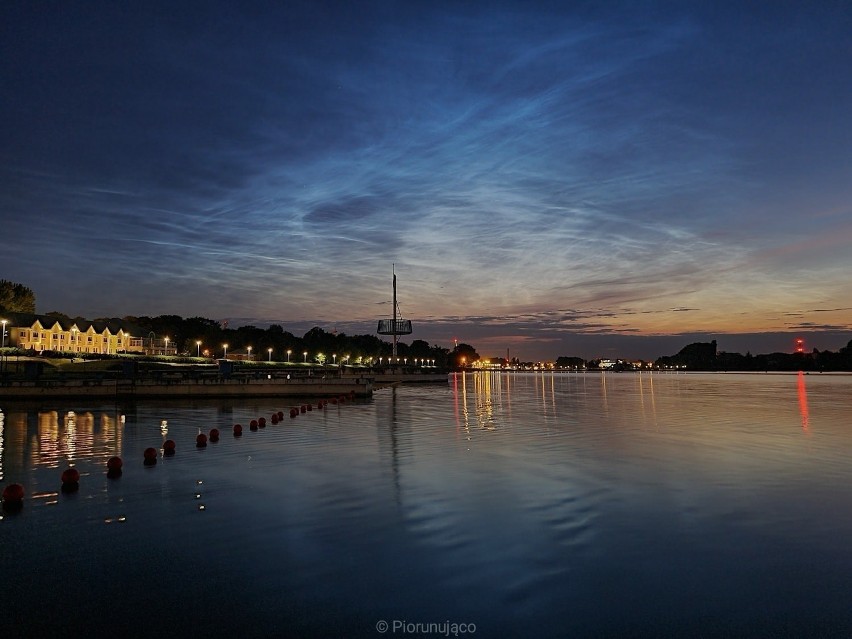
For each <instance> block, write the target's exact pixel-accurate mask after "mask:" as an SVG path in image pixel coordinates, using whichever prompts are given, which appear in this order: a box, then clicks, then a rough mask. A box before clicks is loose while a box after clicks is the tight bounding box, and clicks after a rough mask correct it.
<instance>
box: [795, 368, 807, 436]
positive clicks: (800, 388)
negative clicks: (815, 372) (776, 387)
mask: <svg viewBox="0 0 852 639" xmlns="http://www.w3.org/2000/svg"><path fill="white" fill-rule="evenodd" d="M796 391H797V394H798V396H799V413H800V414H801V416H802V428H803V429H804V430H808V391H807V389H806V388H805V374H804V373H803V372H802V371H799V380H798V383H797V385H796Z"/></svg>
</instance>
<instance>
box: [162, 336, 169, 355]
mask: <svg viewBox="0 0 852 639" xmlns="http://www.w3.org/2000/svg"><path fill="white" fill-rule="evenodd" d="M163 354H164V355H168V354H169V338H168V337H167V338H166V350H165V352H164V353H163Z"/></svg>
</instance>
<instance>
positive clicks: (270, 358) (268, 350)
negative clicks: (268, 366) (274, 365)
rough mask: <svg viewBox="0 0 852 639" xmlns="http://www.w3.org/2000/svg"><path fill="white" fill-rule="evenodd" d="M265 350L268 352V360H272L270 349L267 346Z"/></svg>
mask: <svg viewBox="0 0 852 639" xmlns="http://www.w3.org/2000/svg"><path fill="white" fill-rule="evenodd" d="M266 351H267V352H268V353H269V361H270V362H271V361H272V349H271V348H267V349H266Z"/></svg>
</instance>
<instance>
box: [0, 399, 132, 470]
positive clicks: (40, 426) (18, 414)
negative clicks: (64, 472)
mask: <svg viewBox="0 0 852 639" xmlns="http://www.w3.org/2000/svg"><path fill="white" fill-rule="evenodd" d="M123 425H124V420H123V416H121V415H115V414H111V413H108V412H102V413H98V414H97V415H96V414H95V413H92V412H89V411H83V412H79V413H78V412H75V411H73V410H69V411H66V412H62V413H60V412H59V411H56V410H40V411H36V410H20V411H16V410H11V411H9V412H8V413H5V414H4V413H2V412H0V481H2V480H3V479H5V477H7V476H9V475H10V474H11V475H15V476H17V475H21V474H23V473H24V470H25V469H26V468H32V469H38V468H58V467H60V466H66V465H74V464H75V463H77V462H78V461H79V460H81V459H92V458H93V459H101V458H102V459H104V460H106V459H108V458H109V457H111V456H113V455H118V456H120V455H121V454H122V448H123V440H124V432H123Z"/></svg>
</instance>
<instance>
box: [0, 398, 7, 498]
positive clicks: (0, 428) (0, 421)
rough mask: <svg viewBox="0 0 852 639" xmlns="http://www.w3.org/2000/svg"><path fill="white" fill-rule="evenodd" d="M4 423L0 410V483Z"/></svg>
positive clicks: (1, 479) (3, 447)
mask: <svg viewBox="0 0 852 639" xmlns="http://www.w3.org/2000/svg"><path fill="white" fill-rule="evenodd" d="M5 421H6V416H5V415H4V414H3V411H2V410H0V481H3V452H4V449H5V446H4V445H3V430H4V424H5Z"/></svg>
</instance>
